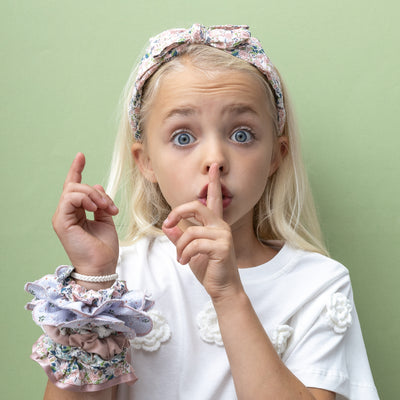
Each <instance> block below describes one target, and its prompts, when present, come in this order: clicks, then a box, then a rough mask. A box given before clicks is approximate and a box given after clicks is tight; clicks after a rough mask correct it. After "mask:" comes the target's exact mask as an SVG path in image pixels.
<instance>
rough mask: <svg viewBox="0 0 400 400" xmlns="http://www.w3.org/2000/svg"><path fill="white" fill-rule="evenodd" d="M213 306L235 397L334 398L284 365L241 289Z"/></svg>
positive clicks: (319, 399)
mask: <svg viewBox="0 0 400 400" xmlns="http://www.w3.org/2000/svg"><path fill="white" fill-rule="evenodd" d="M214 306H215V310H216V312H217V315H218V322H219V326H220V329H221V335H222V338H223V341H224V345H225V349H226V352H227V355H228V358H229V363H230V366H231V371H232V375H233V378H234V382H235V387H236V392H237V395H238V398H239V399H269V398H271V399H276V398H279V399H282V400H283V399H288V400H289V399H290V400H292V399H316V400H334V399H335V394H334V393H332V392H328V391H326V390H321V389H307V388H306V387H305V386H304V385H303V384H302V383H301V382H300V381H299V380H298V379H297V378H296V377H295V376H294V375H293V374H292V373H291V372H290V371H289V369H287V368H286V366H285V365H284V364H283V362H282V361H281V359H280V357H279V356H278V354H277V353H276V351H275V349H274V347H273V346H272V343H271V341H270V340H269V338H268V336H267V334H266V332H265V330H264V328H263V326H262V325H261V323H260V321H259V319H258V317H257V315H256V313H255V312H254V309H253V307H252V305H251V303H250V300H249V299H248V297H247V296H246V294H245V293H244V292H241V293H240V294H239V295H236V296H234V297H232V298H228V297H226V298H223V299H219V300H218V301H216V302H214ZM235 326H240V327H242V328H241V329H232V327H235Z"/></svg>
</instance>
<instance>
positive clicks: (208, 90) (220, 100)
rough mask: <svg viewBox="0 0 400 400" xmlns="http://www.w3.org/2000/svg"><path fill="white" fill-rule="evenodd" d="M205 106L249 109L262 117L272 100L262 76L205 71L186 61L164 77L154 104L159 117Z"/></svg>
mask: <svg viewBox="0 0 400 400" xmlns="http://www.w3.org/2000/svg"><path fill="white" fill-rule="evenodd" d="M202 106H205V107H207V106H208V107H211V108H214V107H215V106H218V107H220V106H223V107H224V108H225V109H229V110H230V111H240V112H243V110H248V111H250V112H251V111H252V112H254V113H255V114H259V115H260V116H261V115H265V114H266V113H268V110H269V101H268V96H267V94H266V89H265V85H263V83H262V78H261V77H257V76H256V75H255V73H250V72H247V71H238V70H227V69H225V70H220V71H204V70H201V69H198V68H195V67H193V66H192V65H190V64H186V65H184V66H182V68H179V69H178V70H173V71H168V72H167V73H166V74H164V75H163V76H162V77H161V79H160V81H159V86H158V90H157V93H156V95H155V98H154V101H153V104H152V108H154V107H155V108H157V112H158V113H160V114H159V116H160V117H165V116H167V115H169V114H170V113H171V112H173V111H174V110H179V109H181V110H182V113H190V112H193V110H196V109H197V108H198V107H202Z"/></svg>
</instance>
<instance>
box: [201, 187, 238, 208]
mask: <svg viewBox="0 0 400 400" xmlns="http://www.w3.org/2000/svg"><path fill="white" fill-rule="evenodd" d="M221 193H222V207H223V208H224V209H225V208H226V207H228V206H229V205H230V204H231V202H232V198H233V195H232V193H231V192H230V191H229V190H228V189H227V188H226V186H224V185H221ZM207 194H208V185H205V186H204V187H203V189H202V190H201V192H200V193H199V195H198V200H199V201H200V203H202V204H204V205H205V206H207Z"/></svg>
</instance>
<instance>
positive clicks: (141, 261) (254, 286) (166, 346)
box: [118, 237, 378, 400]
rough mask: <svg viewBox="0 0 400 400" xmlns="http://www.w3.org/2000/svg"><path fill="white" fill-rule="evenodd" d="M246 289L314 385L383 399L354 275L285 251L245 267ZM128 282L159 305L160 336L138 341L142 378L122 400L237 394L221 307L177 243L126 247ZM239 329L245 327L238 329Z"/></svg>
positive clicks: (288, 361)
mask: <svg viewBox="0 0 400 400" xmlns="http://www.w3.org/2000/svg"><path fill="white" fill-rule="evenodd" d="M239 271H240V276H241V279H242V282H243V286H244V289H245V291H246V293H247V295H248V297H249V298H250V300H251V303H252V305H253V307H254V309H255V311H256V313H257V315H258V317H259V319H260V321H261V323H262V324H263V326H264V328H265V330H266V332H267V334H268V336H269V337H270V339H271V341H272V342H273V344H274V346H275V348H276V350H277V352H278V353H279V354H280V356H281V358H282V360H283V362H284V363H285V365H286V366H287V367H288V368H289V369H290V370H291V371H292V372H293V373H294V374H295V375H296V376H297V377H298V378H299V379H300V381H302V382H303V383H304V384H305V385H306V386H308V387H318V388H323V389H326V390H331V391H333V392H336V393H338V395H337V399H341V400H342V399H351V400H353V399H354V400H359V399H362V400H376V399H378V394H377V392H376V389H375V386H374V382H373V378H372V375H371V371H370V367H369V363H368V358H367V354H366V351H365V346H364V342H363V338H362V334H361V329H360V325H359V321H358V318H357V313H356V310H355V308H354V303H353V295H352V289H351V283H350V279H349V274H348V270H347V269H346V268H345V267H343V266H342V265H341V264H339V263H338V262H336V261H333V260H332V259H330V258H327V257H324V256H322V255H320V254H317V253H310V252H306V251H302V250H298V249H294V248H292V247H290V246H288V245H284V246H283V247H282V248H281V249H280V251H279V252H278V254H277V255H276V256H275V257H274V258H273V259H272V260H270V261H269V262H267V263H265V264H263V265H260V266H257V267H253V268H246V269H240V270H239ZM118 273H119V275H120V279H123V280H126V281H127V285H128V288H129V289H130V290H134V289H139V290H147V291H148V292H149V293H151V294H152V298H153V300H154V301H155V305H154V309H153V310H152V311H151V312H150V313H151V315H152V316H153V320H154V325H155V326H154V329H153V331H152V332H151V333H150V334H149V335H148V336H145V337H143V338H137V339H135V340H134V341H133V342H132V346H131V349H132V364H133V367H134V369H135V373H136V375H137V377H138V378H139V379H138V381H137V382H136V383H135V384H134V385H133V386H128V385H125V384H123V385H120V387H119V391H118V393H119V394H118V399H119V400H128V399H129V400H131V399H135V400H147V399H152V400H159V399H160V400H161V399H162V400H179V399H182V400H185V399H190V400H232V399H235V398H236V394H235V389H234V385H233V380H232V376H231V374H230V368H229V363H228V359H227V356H226V353H225V350H224V347H223V343H222V341H221V336H220V333H219V328H218V323H217V319H216V314H215V310H214V309H213V307H212V304H211V303H210V298H209V296H208V294H207V292H206V291H205V289H204V287H203V286H202V285H201V284H200V283H199V282H198V281H197V279H196V278H195V276H194V275H193V273H192V272H191V270H190V268H189V266H182V265H181V264H179V263H178V262H177V261H176V250H175V246H174V245H173V244H172V243H171V242H170V241H169V240H168V239H167V238H166V237H159V238H157V239H156V240H155V241H154V243H152V244H150V242H149V240H147V239H142V240H140V241H138V242H137V243H135V244H134V245H132V246H129V247H123V248H121V253H120V262H119V267H118ZM232 329H241V328H240V327H239V326H233V327H232Z"/></svg>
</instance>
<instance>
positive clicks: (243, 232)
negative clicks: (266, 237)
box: [232, 224, 277, 268]
mask: <svg viewBox="0 0 400 400" xmlns="http://www.w3.org/2000/svg"><path fill="white" fill-rule="evenodd" d="M232 236H233V245H234V247H235V254H236V261H237V264H238V267H239V268H250V267H256V266H258V265H261V264H264V263H266V262H268V261H269V260H271V259H272V258H273V257H274V256H275V255H276V254H277V251H276V250H274V249H272V248H271V247H269V246H267V245H265V244H263V243H261V242H260V241H259V240H258V239H257V237H256V234H255V233H254V229H253V224H245V225H244V226H241V227H233V226H232Z"/></svg>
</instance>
